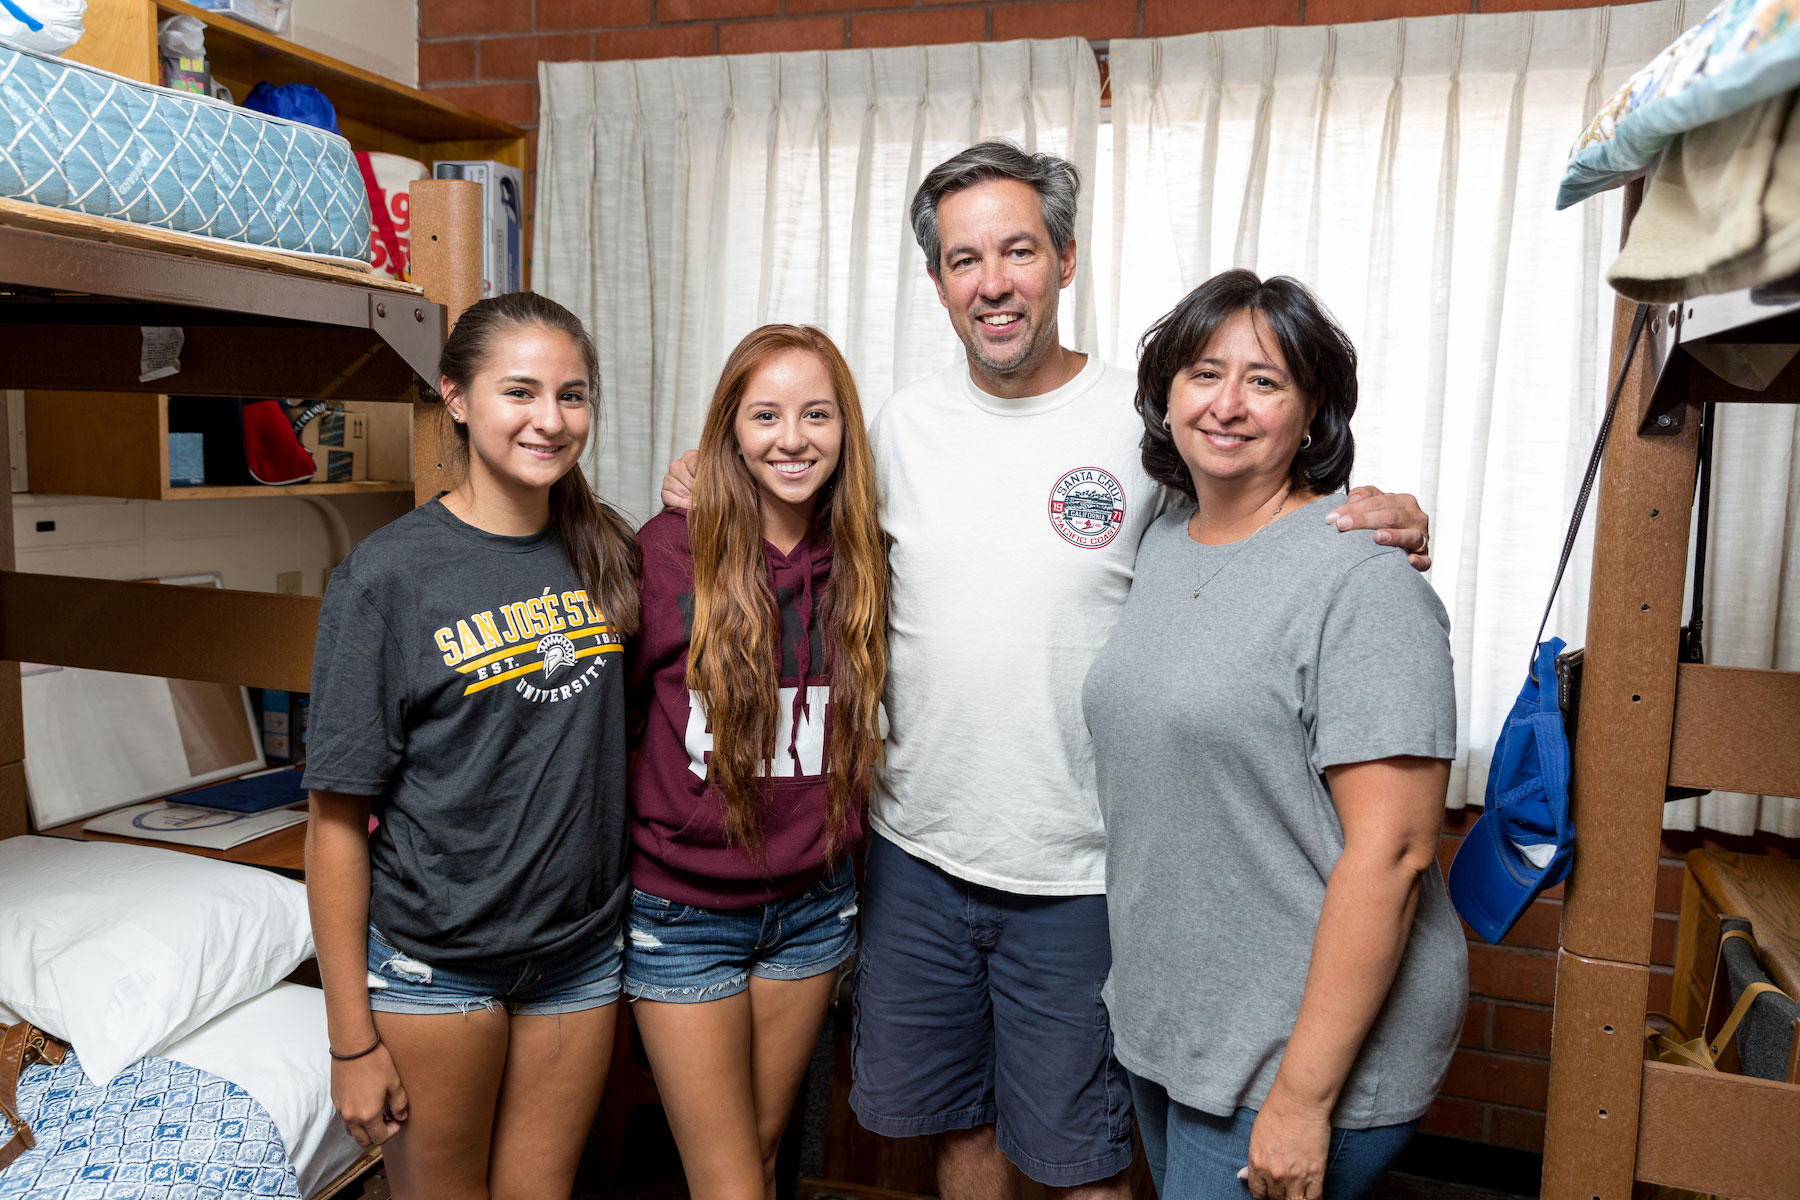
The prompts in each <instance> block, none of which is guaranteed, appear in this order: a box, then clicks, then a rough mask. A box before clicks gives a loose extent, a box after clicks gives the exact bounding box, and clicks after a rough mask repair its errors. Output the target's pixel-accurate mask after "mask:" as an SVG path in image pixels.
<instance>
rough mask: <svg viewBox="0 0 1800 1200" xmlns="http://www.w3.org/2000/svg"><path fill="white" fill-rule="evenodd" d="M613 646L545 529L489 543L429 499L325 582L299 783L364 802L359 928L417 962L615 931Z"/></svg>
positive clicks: (527, 952) (619, 758)
mask: <svg viewBox="0 0 1800 1200" xmlns="http://www.w3.org/2000/svg"><path fill="white" fill-rule="evenodd" d="M623 650H624V645H623V643H622V641H621V639H620V637H619V634H618V633H617V632H616V631H615V630H614V629H613V627H612V625H611V623H610V622H609V621H608V619H607V614H605V613H603V612H601V611H600V609H599V607H598V606H597V605H596V604H595V603H594V601H593V600H592V599H591V598H590V597H589V596H588V594H587V591H586V590H585V588H584V587H583V585H582V583H581V581H580V579H579V578H578V577H577V576H576V574H575V571H574V570H573V568H571V567H570V565H569V562H568V559H567V558H566V557H564V555H563V552H562V548H561V545H560V544H559V542H558V539H557V536H556V531H555V528H554V526H552V527H550V528H547V529H545V530H543V531H541V532H539V533H536V534H533V535H531V536H529V537H502V536H500V535H498V534H492V533H486V532H484V531H482V530H479V529H476V528H474V527H473V526H470V525H466V524H464V523H463V522H462V521H459V520H458V519H457V518H456V517H455V516H453V515H451V513H450V512H449V510H448V509H446V508H445V507H444V506H443V504H442V503H441V502H440V501H438V500H433V501H431V502H430V503H429V504H426V505H423V506H422V507H420V508H417V509H414V510H413V511H412V512H410V513H408V514H406V515H405V516H404V517H401V518H400V519H399V520H397V521H394V522H393V523H392V524H390V525H387V526H386V527H384V528H382V529H380V530H377V531H376V532H375V533H373V534H371V535H370V536H369V537H368V538H366V539H365V540H364V541H363V542H362V543H361V544H359V545H358V546H357V547H356V549H355V550H354V551H352V552H351V554H350V556H349V557H348V558H346V559H345V560H344V561H343V563H342V564H341V565H340V566H339V567H338V568H337V570H336V571H334V572H333V573H332V576H331V583H330V586H329V587H328V588H327V589H326V592H325V600H324V604H323V607H322V608H321V609H320V612H319V636H318V643H317V647H316V649H315V651H314V656H313V684H312V686H313V690H312V720H311V726H310V732H309V734H308V739H307V767H306V777H305V785H306V787H308V788H310V789H313V790H317V791H332V792H346V793H349V794H352V795H362V796H372V797H374V798H375V799H374V806H373V809H372V811H373V813H374V815H375V816H376V817H378V818H380V822H381V823H380V825H379V826H378V827H377V829H376V830H375V832H374V833H373V834H372V835H371V836H370V839H369V860H370V894H369V919H370V921H371V922H373V923H374V925H375V927H376V928H378V929H380V930H381V932H382V933H383V934H384V935H385V936H386V937H388V938H389V939H390V940H391V941H392V942H393V943H394V944H395V945H396V946H398V947H399V948H400V949H402V950H404V951H406V952H407V953H408V954H410V955H413V956H415V957H417V958H418V959H420V960H421V961H424V962H426V963H452V962H476V961H480V962H496V963H505V962H516V961H519V960H523V959H528V958H538V957H542V956H548V955H555V954H560V953H562V952H564V951H566V950H570V949H573V948H575V947H576V946H577V944H578V943H579V942H580V940H581V939H583V938H589V937H598V936H606V937H611V936H613V935H614V929H613V926H614V923H615V922H616V921H617V919H618V916H619V912H620V909H621V906H622V904H623V901H624V891H625V888H626V886H627V884H626V873H625V859H626V853H627V846H628V842H627V840H626V833H625V726H624V713H625V702H624V691H623V685H622V676H623V670H622V667H623V659H624V655H623V653H621V652H622V651H623Z"/></svg>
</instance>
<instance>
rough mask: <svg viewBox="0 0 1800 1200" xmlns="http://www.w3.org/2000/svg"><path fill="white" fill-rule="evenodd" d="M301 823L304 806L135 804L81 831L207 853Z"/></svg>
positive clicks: (239, 844) (95, 819)
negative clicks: (252, 809) (239, 809)
mask: <svg viewBox="0 0 1800 1200" xmlns="http://www.w3.org/2000/svg"><path fill="white" fill-rule="evenodd" d="M304 820H306V809H305V807H304V806H301V807H296V808H274V809H270V810H269V811H267V812H259V813H234V812H224V811H222V810H220V809H216V808H198V807H196V806H194V805H192V804H171V803H170V802H169V801H167V800H153V801H151V802H150V803H149V804H134V805H132V806H131V807H130V808H121V809H119V810H118V811H117V812H109V813H106V814H105V815H103V816H98V817H95V818H94V819H93V820H91V821H89V822H88V823H87V824H86V825H83V826H82V828H83V829H85V830H87V831H88V832H89V833H110V834H115V835H117V836H119V837H133V838H147V839H149V840H150V841H153V842H173V843H175V844H176V845H180V846H199V847H201V848H203V849H206V850H229V849H231V848H232V847H233V846H241V845H243V844H244V843H245V842H248V841H251V840H253V839H255V838H259V837H262V836H263V835H264V834H269V833H274V832H275V831H276V830H278V829H286V828H288V827H289V826H290V825H298V824H300V822H302V821H304Z"/></svg>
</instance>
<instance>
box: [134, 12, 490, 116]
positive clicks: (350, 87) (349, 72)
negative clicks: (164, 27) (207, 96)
mask: <svg viewBox="0 0 1800 1200" xmlns="http://www.w3.org/2000/svg"><path fill="white" fill-rule="evenodd" d="M156 7H157V9H158V11H159V14H160V17H159V19H161V18H167V17H172V16H175V15H177V14H179V15H182V16H189V17H193V18H194V19H195V20H197V21H200V22H201V23H203V24H204V25H205V26H206V58H207V62H208V64H209V65H210V66H211V68H212V72H213V74H214V75H215V76H218V77H220V78H222V79H224V80H226V81H227V82H228V83H229V84H231V85H233V88H234V90H235V88H236V86H237V85H242V86H244V87H246V88H248V87H249V86H250V85H251V84H254V83H256V82H257V81H259V80H262V79H267V80H269V82H271V83H278V84H279V83H305V84H310V85H312V86H313V87H316V88H318V89H319V90H320V91H321V92H324V93H325V96H326V98H327V99H329V100H330V101H331V104H332V107H333V108H335V109H336V110H337V112H338V115H339V116H340V117H344V118H348V119H349V120H351V121H354V122H358V123H361V124H363V125H370V126H374V127H377V128H379V129H384V130H390V131H392V132H394V133H398V134H402V135H404V136H405V137H408V138H411V139H413V140H415V141H419V142H470V141H507V140H512V139H516V138H522V137H524V136H525V135H524V131H523V130H521V129H519V128H518V127H517V126H516V125H509V124H507V123H506V122H505V121H497V120H495V119H494V118H492V117H489V116H484V115H482V114H481V113H478V112H476V111H475V110H473V109H470V108H464V107H463V106H462V105H460V104H453V103H451V102H450V101H448V100H445V99H443V98H442V97H439V96H434V95H432V94H431V93H429V92H422V91H420V90H419V89H417V88H411V87H407V86H406V85H404V84H400V83H395V82H394V81H393V80H391V79H384V78H382V77H381V76H380V75H377V74H375V73H374V72H372V71H365V70H363V69H362V68H361V67H353V66H351V65H349V64H348V63H343V62H339V61H338V60H337V59H334V58H329V57H327V56H325V55H323V54H320V53H318V52H317V51H314V50H308V49H307V48H306V47H304V46H301V45H298V44H297V43H294V42H290V41H288V40H287V39H286V38H281V37H277V36H275V35H274V34H272V33H268V32H265V31H264V30H261V29H258V28H256V27H255V26H254V25H247V24H245V23H244V22H242V21H239V20H236V19H234V18H232V17H228V16H226V15H224V14H223V13H215V12H209V11H207V10H206V9H203V8H195V7H194V6H193V5H191V4H184V3H182V2H181V0H157V4H156ZM237 99H238V100H239V101H240V102H241V101H242V100H243V96H242V95H239V96H237Z"/></svg>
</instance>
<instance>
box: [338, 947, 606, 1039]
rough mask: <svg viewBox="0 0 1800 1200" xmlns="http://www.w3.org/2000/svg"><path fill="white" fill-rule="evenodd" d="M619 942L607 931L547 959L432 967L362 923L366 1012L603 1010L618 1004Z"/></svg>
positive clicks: (525, 1013)
mask: <svg viewBox="0 0 1800 1200" xmlns="http://www.w3.org/2000/svg"><path fill="white" fill-rule="evenodd" d="M621 940H622V938H621V936H620V932H619V927H618V926H616V925H612V926H608V927H607V928H605V929H603V930H602V931H601V932H599V933H598V934H596V935H595V936H594V937H593V938H592V939H591V940H588V941H584V942H581V943H578V944H577V945H575V946H574V947H571V948H570V949H568V950H566V951H564V952H563V953H561V954H558V955H554V956H552V957H550V958H544V959H530V960H527V961H525V962H520V963H511V964H507V965H505V966H498V965H496V966H489V965H487V964H485V963H453V964H451V965H450V966H437V965H434V964H432V963H428V962H424V961H422V960H420V959H417V958H414V957H413V956H412V955H410V954H407V953H406V952H405V951H404V950H401V949H400V948H399V947H397V946H395V945H394V944H393V943H392V942H390V941H388V940H387V938H385V937H383V936H382V934H381V930H379V929H377V928H375V926H373V925H370V926H369V1007H370V1008H371V1009H372V1010H374V1011H375V1012H385V1013H405V1014H410V1015H413V1016H437V1015H439V1014H441V1013H453V1012H462V1013H466V1012H472V1011H474V1010H477V1009H488V1008H504V1009H506V1010H507V1011H508V1012H510V1013H512V1014H514V1015H515V1016H525V1017H540V1016H554V1015H557V1014H560V1013H571V1012H581V1011H582V1010H584V1009H589V1008H604V1007H605V1006H606V1005H608V1004H611V1003H612V1002H613V1001H614V1000H617V999H618V998H619V975H620V971H619V961H620V949H619V943H620V941H621Z"/></svg>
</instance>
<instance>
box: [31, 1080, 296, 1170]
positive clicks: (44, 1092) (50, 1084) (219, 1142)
mask: <svg viewBox="0 0 1800 1200" xmlns="http://www.w3.org/2000/svg"><path fill="white" fill-rule="evenodd" d="M19 1115H20V1116H22V1117H24V1118H25V1120H26V1122H27V1123H28V1124H29V1125H30V1126H31V1132H32V1135H33V1136H34V1137H35V1138H36V1140H37V1145H36V1146H35V1147H34V1148H32V1149H30V1150H27V1151H26V1152H25V1153H24V1154H22V1155H20V1156H19V1158H18V1159H17V1161H15V1162H14V1163H13V1164H12V1165H11V1166H9V1167H7V1168H6V1169H5V1170H3V1171H0V1197H6V1198H7V1200H89V1198H90V1197H91V1198H95V1200H98V1198H100V1197H115V1196H118V1197H125V1196H129V1197H133V1198H143V1200H177V1198H180V1200H237V1198H238V1197H244V1196H274V1197H280V1198H281V1200H300V1184H299V1182H298V1180H297V1179H296V1177H295V1175H294V1168H293V1165H292V1164H291V1163H290V1162H289V1161H288V1154H287V1148H286V1146H285V1145H283V1143H282V1140H281V1131H280V1130H279V1129H277V1128H276V1127H275V1121H274V1119H273V1118H272V1117H270V1116H269V1113H268V1110H267V1109H265V1108H263V1106H262V1105H261V1104H259V1103H257V1102H256V1100H255V1099H254V1098H252V1097H251V1095H250V1093H249V1092H246V1091H245V1090H244V1089H243V1088H241V1087H239V1086H238V1085H237V1084H235V1083H232V1082H231V1081H229V1080H226V1079H220V1078H219V1077H218V1076H216V1075H210V1074H208V1073H207V1072H205V1071H201V1070H198V1069H197V1068H194V1067H190V1066H188V1065H187V1064H185V1063H180V1062H175V1061H174V1060H172V1059H167V1058H143V1059H139V1060H138V1061H137V1062H136V1063H135V1064H133V1065H132V1066H130V1067H127V1068H126V1069H125V1070H123V1071H121V1072H119V1074H118V1075H116V1076H114V1077H113V1080H112V1082H111V1083H108V1084H107V1085H106V1086H105V1087H100V1086H98V1085H96V1084H93V1083H90V1082H88V1078H87V1076H86V1075H84V1074H83V1073H82V1070H81V1064H80V1063H79V1062H78V1061H77V1060H76V1055H75V1051H73V1050H70V1051H69V1052H68V1055H67V1056H66V1057H65V1058H64V1059H63V1062H62V1064H61V1065H60V1066H50V1065H49V1064H47V1063H40V1064H39V1065H37V1066H34V1067H30V1068H28V1069H27V1070H26V1071H25V1072H24V1073H23V1074H22V1075H20V1076H19Z"/></svg>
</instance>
